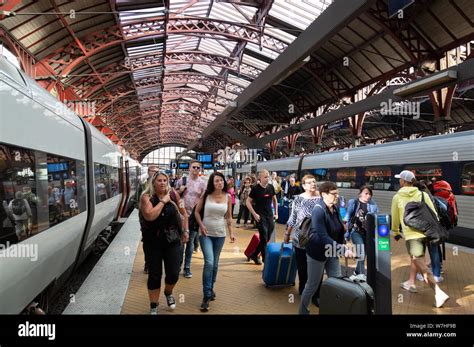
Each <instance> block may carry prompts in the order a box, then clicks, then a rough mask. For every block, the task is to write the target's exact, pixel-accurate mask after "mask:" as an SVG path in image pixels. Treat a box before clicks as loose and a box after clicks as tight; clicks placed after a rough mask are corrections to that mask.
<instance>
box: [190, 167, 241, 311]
mask: <svg viewBox="0 0 474 347" xmlns="http://www.w3.org/2000/svg"><path fill="white" fill-rule="evenodd" d="M203 207H204V208H203ZM203 209H204V211H202V210H203ZM201 214H202V215H203V216H202V217H203V218H201ZM194 216H195V217H196V220H197V222H198V224H199V242H200V244H201V249H202V253H203V255H204V268H203V272H202V284H203V293H204V298H203V300H202V305H201V311H203V312H207V311H208V310H209V302H210V301H211V300H215V299H216V293H215V292H214V285H215V283H216V279H217V270H218V267H219V257H220V254H221V251H222V248H223V247H224V242H225V237H226V225H227V230H229V234H230V242H235V236H234V233H233V231H232V201H231V198H230V196H229V194H228V193H227V183H226V181H225V177H224V175H223V174H221V173H220V172H214V173H213V174H212V175H211V176H210V177H209V181H208V183H207V189H206V192H205V193H204V195H203V197H202V199H201V200H199V202H198V204H197V206H196V210H195V213H194Z"/></svg>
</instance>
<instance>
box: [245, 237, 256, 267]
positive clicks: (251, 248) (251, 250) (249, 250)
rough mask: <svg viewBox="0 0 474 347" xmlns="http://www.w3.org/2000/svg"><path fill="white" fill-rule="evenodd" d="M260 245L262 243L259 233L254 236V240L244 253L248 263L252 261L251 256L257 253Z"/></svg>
mask: <svg viewBox="0 0 474 347" xmlns="http://www.w3.org/2000/svg"><path fill="white" fill-rule="evenodd" d="M259 243H260V234H259V233H255V234H253V236H252V239H251V240H250V243H249V245H248V246H247V249H246V250H245V252H244V254H245V256H246V257H247V261H249V260H250V256H251V255H252V254H253V253H254V252H255V250H256V249H257V246H258V244H259Z"/></svg>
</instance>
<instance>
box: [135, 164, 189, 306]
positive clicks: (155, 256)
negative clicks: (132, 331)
mask: <svg viewBox="0 0 474 347" xmlns="http://www.w3.org/2000/svg"><path fill="white" fill-rule="evenodd" d="M177 210H178V211H179V213H180V214H181V216H182V218H181V216H179V214H178V213H177ZM140 214H141V216H140V220H141V224H142V230H143V249H144V252H145V260H146V262H147V264H148V282H147V287H148V296H149V298H150V309H151V314H157V311H158V301H159V298H160V288H161V277H162V268H163V263H164V266H165V274H166V276H165V297H166V301H167V304H168V307H169V308H170V309H172V310H174V309H175V308H176V301H175V299H174V297H173V289H174V286H175V285H176V283H177V282H178V277H179V270H180V255H181V252H180V248H181V242H187V241H188V238H189V228H188V218H187V214H186V210H185V209H184V204H183V201H182V200H181V199H180V198H179V194H177V193H176V192H175V191H174V190H173V189H172V188H171V187H170V186H169V179H168V175H167V174H165V173H163V172H156V173H155V174H154V175H153V176H152V178H151V180H150V182H149V184H148V186H147V188H146V190H145V191H144V192H143V193H142V195H141V198H140ZM181 219H182V220H183V224H184V228H183V229H184V230H183V231H182V233H181V235H176V231H178V232H179V230H180V226H181ZM170 231H174V232H175V233H174V236H175V237H174V238H172V237H171V236H170V234H171V232H170ZM180 241H181V242H180Z"/></svg>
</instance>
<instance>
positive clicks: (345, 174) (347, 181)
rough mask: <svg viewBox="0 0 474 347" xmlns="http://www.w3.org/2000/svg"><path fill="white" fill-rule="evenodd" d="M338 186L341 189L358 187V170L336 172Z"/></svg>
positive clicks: (349, 169)
mask: <svg viewBox="0 0 474 347" xmlns="http://www.w3.org/2000/svg"><path fill="white" fill-rule="evenodd" d="M336 185H337V186H338V187H339V188H355V187H356V169H353V168H348V169H339V170H337V172H336Z"/></svg>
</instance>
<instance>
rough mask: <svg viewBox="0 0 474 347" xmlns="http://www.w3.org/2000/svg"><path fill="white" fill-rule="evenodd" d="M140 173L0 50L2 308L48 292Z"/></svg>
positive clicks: (124, 204) (121, 204)
mask: <svg viewBox="0 0 474 347" xmlns="http://www.w3.org/2000/svg"><path fill="white" fill-rule="evenodd" d="M141 176H142V174H141V167H140V164H139V163H138V162H136V161H134V160H133V159H131V158H129V157H128V156H127V155H125V154H124V153H122V152H121V150H120V148H119V147H118V146H116V145H115V144H114V143H112V142H111V141H110V140H109V139H108V138H107V137H105V136H104V135H103V134H102V133H101V132H99V131H98V130H97V129H96V128H94V127H93V126H91V125H90V124H89V123H87V122H85V121H84V120H83V119H82V118H80V117H78V116H77V115H76V114H75V113H73V112H72V111H70V110H68V109H67V108H66V107H65V106H64V105H63V104H62V103H60V102H59V101H58V100H56V99H55V98H54V97H53V96H52V95H50V94H49V93H48V92H47V91H45V90H44V89H43V88H41V87H40V86H39V85H38V84H37V83H36V82H35V81H33V80H32V79H30V78H28V76H26V75H25V74H24V73H23V72H22V71H20V70H19V69H17V68H16V67H14V66H13V65H12V64H10V63H9V62H8V61H6V60H5V59H4V58H2V57H1V56H0V211H3V213H2V214H0V216H3V217H2V220H0V313H1V314H5V313H20V312H22V311H23V310H24V309H25V307H27V306H28V305H29V303H31V302H32V301H38V300H45V299H47V298H48V297H50V295H51V294H52V293H54V291H55V290H56V289H57V288H58V286H59V284H61V283H62V282H63V281H64V280H65V279H67V277H68V276H69V275H70V274H71V273H72V271H73V270H74V269H75V268H76V267H77V266H78V265H79V264H80V263H81V261H82V260H83V259H84V258H85V257H86V255H87V254H88V252H89V251H90V250H91V246H92V245H93V242H94V241H95V240H96V238H97V236H98V235H99V233H100V232H101V231H102V230H103V229H104V228H106V227H107V226H108V225H109V224H110V223H111V222H112V221H113V220H114V219H116V218H118V217H120V216H121V215H123V214H124V213H125V212H126V211H127V209H129V208H130V207H131V206H132V205H133V204H132V203H133V201H131V199H130V197H132V196H133V194H134V193H135V192H136V190H137V187H138V184H139V181H140V178H141ZM5 216H6V217H5Z"/></svg>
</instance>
